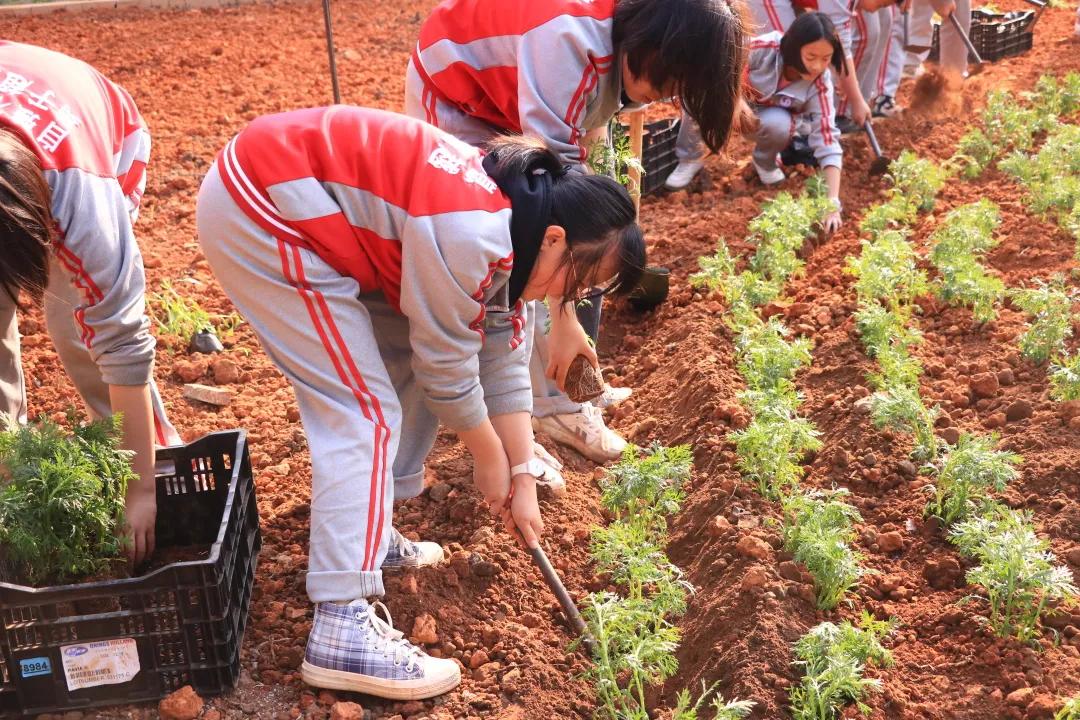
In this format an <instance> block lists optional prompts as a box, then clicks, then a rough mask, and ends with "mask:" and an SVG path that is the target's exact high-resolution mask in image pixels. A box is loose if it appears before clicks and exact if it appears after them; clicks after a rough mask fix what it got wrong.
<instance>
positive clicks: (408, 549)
mask: <svg viewBox="0 0 1080 720" xmlns="http://www.w3.org/2000/svg"><path fill="white" fill-rule="evenodd" d="M390 544H391V545H393V546H394V549H395V550H397V551H398V555H401V556H402V557H410V558H411V557H414V556H415V555H416V548H414V547H413V544H412V543H411V542H409V539H408V538H406V537H405V536H404V535H402V534H401V533H399V532H398V531H397V528H391V529H390Z"/></svg>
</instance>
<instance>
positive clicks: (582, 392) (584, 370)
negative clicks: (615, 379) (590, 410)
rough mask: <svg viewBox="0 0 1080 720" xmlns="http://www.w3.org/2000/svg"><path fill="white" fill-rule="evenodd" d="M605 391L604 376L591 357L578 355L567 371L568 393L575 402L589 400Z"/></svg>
mask: <svg viewBox="0 0 1080 720" xmlns="http://www.w3.org/2000/svg"><path fill="white" fill-rule="evenodd" d="M603 392H604V377H603V376H602V375H601V374H600V371H599V370H597V369H596V368H595V367H593V365H592V363H591V362H589V358H587V357H585V356H584V355H578V356H577V357H576V358H574V361H573V362H572V363H570V369H569V370H567V371H566V395H567V397H569V398H570V399H571V400H573V401H574V402H579V403H582V402H588V401H590V400H592V399H593V398H597V397H600V395H601V394H602V393H603Z"/></svg>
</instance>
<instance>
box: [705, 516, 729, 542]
mask: <svg viewBox="0 0 1080 720" xmlns="http://www.w3.org/2000/svg"><path fill="white" fill-rule="evenodd" d="M729 530H731V521H730V520H728V519H727V518H726V517H724V516H723V515H717V516H716V517H714V518H713V519H712V520H710V521H709V526H708V531H709V535H712V536H713V537H720V536H721V535H725V534H726V533H727V532H728V531H729Z"/></svg>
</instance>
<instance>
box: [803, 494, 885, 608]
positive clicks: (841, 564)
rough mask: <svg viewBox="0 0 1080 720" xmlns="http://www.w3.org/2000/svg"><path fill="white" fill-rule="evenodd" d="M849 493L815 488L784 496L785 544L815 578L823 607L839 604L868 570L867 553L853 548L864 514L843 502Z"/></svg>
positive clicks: (815, 584) (818, 599) (818, 600)
mask: <svg viewBox="0 0 1080 720" xmlns="http://www.w3.org/2000/svg"><path fill="white" fill-rule="evenodd" d="M847 494H848V493H847V491H846V490H833V491H830V492H825V491H821V490H811V491H809V492H806V493H793V494H791V495H788V496H786V497H785V498H784V499H783V506H784V524H783V533H784V547H785V548H786V549H787V551H788V552H790V553H792V554H793V555H794V556H795V558H794V559H795V562H798V563H802V564H803V565H805V566H806V569H807V570H808V571H809V572H810V574H811V575H812V576H813V577H814V587H815V589H816V591H817V604H818V607H819V608H821V609H822V610H831V609H832V608H834V607H836V606H837V605H838V604H839V603H840V601H841V600H843V599H844V595H845V594H847V592H848V590H850V589H851V588H852V587H854V586H855V584H856V583H857V582H858V581H859V578H861V577H862V576H863V575H865V574H866V573H867V570H866V569H865V568H864V567H863V566H862V561H863V555H862V554H861V553H859V552H857V551H855V550H853V549H852V548H851V543H852V542H854V541H855V530H854V528H853V526H852V523H856V522H861V521H862V517H860V515H859V511H858V510H856V509H855V508H854V507H853V506H851V505H849V504H847V503H846V502H844V501H843V499H844V498H845V497H846V496H847Z"/></svg>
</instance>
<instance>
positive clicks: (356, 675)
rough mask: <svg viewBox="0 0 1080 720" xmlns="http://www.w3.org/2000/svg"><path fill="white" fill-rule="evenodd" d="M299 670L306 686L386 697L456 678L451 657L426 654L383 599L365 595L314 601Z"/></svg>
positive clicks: (433, 688) (430, 691) (440, 686)
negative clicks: (349, 599)
mask: <svg viewBox="0 0 1080 720" xmlns="http://www.w3.org/2000/svg"><path fill="white" fill-rule="evenodd" d="M380 610H381V611H382V614H383V615H385V616H386V619H385V620H384V619H383V618H381V617H379V611H380ZM300 674H301V677H303V679H304V682H306V683H307V684H308V685H311V686H312V687H318V688H326V689H327V690H347V691H349V692H359V693H365V694H367V695H374V696H375V697H380V698H386V699H388V700H423V699H424V698H429V697H434V696H436V695H441V694H443V693H445V692H449V691H450V690H453V689H454V688H455V687H457V685H458V683H460V682H461V671H460V670H459V669H458V665H457V663H456V662H454V661H453V660H444V659H441V658H433V657H431V656H429V655H427V654H426V653H425V652H424V651H423V650H421V649H420V648H418V647H416V646H415V645H413V644H412V643H411V642H409V641H408V640H407V639H406V638H405V635H404V633H402V632H401V631H400V630H395V629H394V625H393V621H392V620H391V619H390V611H389V610H387V609H386V606H385V605H383V604H382V603H381V602H374V603H368V602H367V601H366V600H353V601H352V602H351V603H349V604H348V605H339V604H337V603H332V602H321V603H319V604H317V605H316V606H315V620H314V622H312V624H311V633H310V634H309V635H308V641H307V652H306V653H305V655H304V663H303V665H301V668H300Z"/></svg>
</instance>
